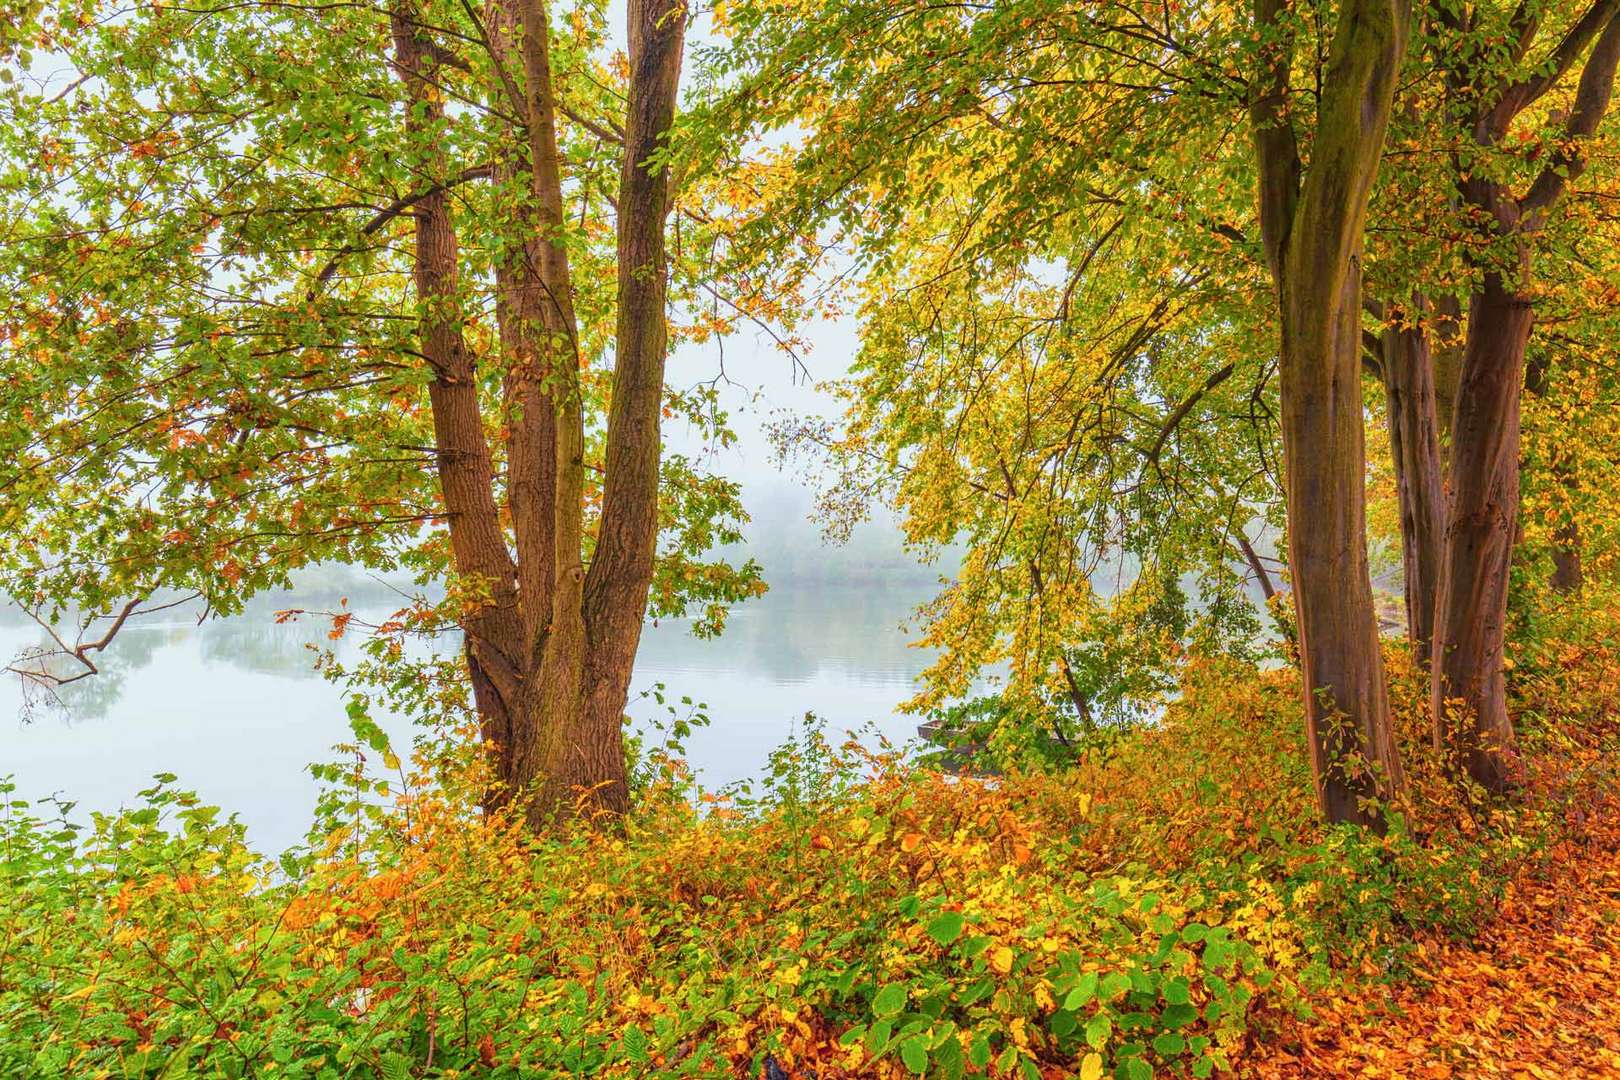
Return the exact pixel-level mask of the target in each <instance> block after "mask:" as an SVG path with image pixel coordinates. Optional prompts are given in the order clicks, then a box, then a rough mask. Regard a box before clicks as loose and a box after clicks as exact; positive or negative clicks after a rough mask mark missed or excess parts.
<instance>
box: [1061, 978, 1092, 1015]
mask: <svg viewBox="0 0 1620 1080" xmlns="http://www.w3.org/2000/svg"><path fill="white" fill-rule="evenodd" d="M1096 995H1097V973H1096V972H1095V971H1088V972H1086V973H1085V974H1084V975H1082V976H1080V981H1079V982H1077V983H1075V984H1074V989H1073V990H1070V991H1069V993H1068V996H1067V997H1065V998H1064V999H1063V1007H1064V1008H1065V1009H1068V1010H1069V1011H1070V1012H1073V1011H1074V1010H1075V1009H1078V1008H1079V1007H1080V1006H1082V1005H1084V1004H1085V1003H1086V1002H1088V1001H1090V1000H1091V999H1092V998H1093V997H1095V996H1096Z"/></svg>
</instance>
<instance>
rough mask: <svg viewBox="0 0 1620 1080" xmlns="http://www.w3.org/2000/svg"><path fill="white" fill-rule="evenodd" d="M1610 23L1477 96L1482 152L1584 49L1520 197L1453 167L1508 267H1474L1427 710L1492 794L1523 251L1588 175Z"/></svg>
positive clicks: (1500, 780)
mask: <svg viewBox="0 0 1620 1080" xmlns="http://www.w3.org/2000/svg"><path fill="white" fill-rule="evenodd" d="M1617 12H1620V3H1616V2H1615V0H1599V2H1597V3H1594V4H1593V5H1592V6H1591V7H1590V8H1589V9H1588V10H1587V13H1586V15H1585V16H1583V17H1582V18H1581V19H1580V20H1578V22H1577V23H1576V25H1575V27H1574V28H1572V29H1571V30H1570V31H1569V32H1568V33H1566V35H1565V36H1564V38H1563V39H1562V41H1561V42H1560V43H1559V45H1558V47H1557V50H1556V52H1555V62H1554V63H1553V65H1552V70H1551V71H1550V72H1547V73H1543V74H1542V75H1539V76H1537V77H1535V78H1533V79H1531V80H1528V81H1519V82H1513V83H1510V84H1508V85H1506V86H1499V87H1492V88H1488V89H1487V92H1484V93H1480V94H1477V95H1476V99H1477V100H1479V101H1481V102H1482V103H1483V104H1484V106H1485V109H1486V111H1484V112H1482V113H1480V114H1479V115H1476V116H1474V117H1472V118H1471V125H1470V126H1471V129H1472V130H1471V131H1470V132H1469V135H1470V136H1471V137H1472V138H1473V139H1474V140H1475V141H1476V142H1478V143H1479V144H1480V145H1482V146H1491V145H1494V144H1496V143H1497V142H1499V141H1500V140H1501V139H1502V138H1503V137H1505V136H1506V134H1507V132H1508V130H1509V128H1510V126H1511V124H1512V121H1513V119H1514V117H1515V116H1516V115H1517V114H1518V113H1519V112H1520V111H1522V110H1523V109H1524V108H1526V107H1527V106H1528V105H1530V104H1531V103H1532V102H1533V101H1535V100H1536V99H1537V98H1538V97H1540V96H1541V95H1543V94H1545V93H1547V92H1548V91H1549V90H1551V89H1552V87H1553V86H1554V85H1555V84H1556V83H1557V81H1558V80H1559V79H1560V78H1561V77H1562V75H1563V74H1564V72H1565V71H1567V70H1569V69H1570V68H1572V67H1573V66H1574V65H1575V63H1576V61H1577V60H1578V58H1579V56H1580V54H1581V53H1582V52H1585V51H1586V49H1587V47H1588V45H1590V52H1589V53H1587V60H1586V63H1585V64H1584V65H1582V66H1581V74H1580V77H1579V79H1578V80H1577V85H1576V88H1575V96H1574V100H1573V103H1572V105H1571V107H1570V109H1569V111H1568V113H1567V114H1566V118H1565V120H1564V134H1565V135H1566V138H1565V140H1563V142H1562V143H1561V144H1560V145H1559V147H1558V148H1557V150H1556V151H1554V153H1553V154H1552V155H1551V159H1550V160H1549V161H1548V162H1547V163H1546V164H1545V165H1544V166H1543V168H1542V171H1541V173H1540V174H1539V175H1538V176H1537V177H1536V179H1535V181H1534V182H1533V183H1532V184H1531V185H1530V187H1529V189H1528V190H1527V191H1526V192H1525V193H1524V194H1523V196H1519V197H1515V196H1514V195H1513V194H1512V193H1510V192H1509V191H1508V190H1507V189H1506V187H1505V186H1504V185H1502V184H1501V183H1499V182H1497V181H1494V180H1492V179H1490V178H1489V177H1487V176H1482V175H1480V174H1479V172H1478V170H1477V169H1475V168H1473V167H1471V166H1470V165H1468V164H1465V163H1464V162H1463V161H1462V160H1461V159H1459V160H1458V161H1457V163H1456V166H1457V170H1458V172H1457V176H1458V185H1457V186H1458V192H1459V193H1460V195H1461V196H1462V200H1463V202H1464V203H1465V204H1466V205H1467V206H1468V207H1469V208H1470V209H1471V211H1472V216H1471V220H1472V221H1473V222H1475V223H1476V227H1477V228H1479V229H1480V230H1481V239H1482V240H1483V241H1486V242H1489V243H1491V244H1493V245H1495V246H1496V247H1497V248H1498V250H1501V249H1502V248H1503V247H1506V248H1507V249H1508V250H1509V251H1510V252H1512V253H1513V254H1514V256H1515V260H1514V265H1513V266H1512V268H1511V274H1512V277H1511V279H1509V278H1508V277H1506V276H1504V271H1503V269H1502V268H1501V266H1500V265H1498V264H1494V263H1491V262H1486V261H1484V260H1481V261H1482V263H1483V266H1482V271H1483V272H1482V274H1481V283H1480V285H1479V286H1478V287H1477V289H1476V291H1475V292H1474V295H1473V297H1472V299H1471V301H1470V304H1469V312H1468V333H1467V340H1466V344H1465V345H1464V348H1463V359H1462V371H1461V374H1460V379H1459V382H1458V388H1457V404H1456V413H1455V416H1454V418H1453V421H1452V458H1451V462H1452V464H1451V481H1452V483H1451V507H1450V512H1449V514H1448V517H1447V521H1446V536H1445V548H1444V554H1443V556H1442V559H1441V568H1440V591H1439V595H1438V597H1437V602H1436V606H1435V630H1434V659H1433V666H1432V669H1431V671H1432V679H1431V702H1430V704H1431V708H1432V710H1433V713H1434V717H1433V719H1434V739H1435V744H1436V746H1438V747H1440V748H1441V749H1442V750H1443V751H1445V752H1446V753H1447V754H1448V755H1449V756H1450V758H1451V760H1452V761H1453V762H1454V764H1455V767H1456V768H1457V769H1458V770H1459V771H1460V772H1463V773H1465V774H1466V775H1468V776H1469V777H1471V778H1472V779H1473V780H1475V781H1476V782H1478V783H1479V784H1481V785H1482V786H1484V787H1485V788H1486V789H1487V790H1491V791H1501V790H1503V789H1505V788H1506V787H1508V786H1509V784H1510V783H1511V773H1510V762H1511V756H1512V752H1513V749H1514V736H1513V726H1512V724H1511V722H1510V720H1509V718H1508V714H1507V680H1506V675H1505V673H1504V671H1503V649H1504V645H1505V638H1506V624H1507V587H1508V574H1509V571H1510V569H1511V563H1512V557H1513V545H1514V540H1515V535H1516V527H1517V518H1518V511H1519V420H1520V411H1519V410H1520V405H1519V395H1520V393H1521V391H1522V389H1523V383H1524V378H1525V350H1526V347H1527V346H1528V344H1529V340H1530V331H1531V327H1532V325H1533V322H1534V316H1535V312H1534V309H1533V307H1532V305H1531V301H1530V298H1529V296H1528V289H1529V282H1530V252H1531V244H1532V243H1533V238H1534V237H1535V235H1536V234H1537V233H1539V232H1540V230H1541V228H1542V227H1543V225H1544V224H1545V222H1546V219H1547V216H1548V214H1549V213H1551V211H1552V208H1553V207H1554V206H1555V205H1556V204H1557V203H1558V201H1559V199H1560V198H1562V196H1563V193H1564V191H1565V189H1566V188H1567V187H1568V185H1569V182H1570V180H1572V179H1573V178H1574V177H1576V176H1577V175H1579V174H1580V172H1581V170H1582V169H1583V168H1584V167H1585V157H1584V155H1583V151H1582V149H1581V144H1582V142H1583V140H1585V139H1586V138H1589V137H1590V136H1592V135H1593V134H1594V133H1595V132H1596V131H1597V128H1598V125H1599V123H1600V122H1601V120H1602V118H1603V116H1604V114H1605V113H1606V112H1607V111H1608V107H1609V100H1610V97H1611V95H1612V93H1613V89H1614V76H1615V70H1616V67H1617V65H1620V15H1617Z"/></svg>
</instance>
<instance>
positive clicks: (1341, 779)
mask: <svg viewBox="0 0 1620 1080" xmlns="http://www.w3.org/2000/svg"><path fill="white" fill-rule="evenodd" d="M1284 12H1285V5H1284V3H1283V2H1282V0H1257V3H1256V8H1255V13H1256V22H1257V24H1258V25H1259V27H1260V28H1261V29H1262V31H1263V32H1265V33H1267V34H1269V35H1271V36H1272V37H1274V38H1275V39H1276V40H1275V41H1274V42H1272V43H1269V44H1268V45H1267V47H1266V48H1265V51H1264V53H1263V55H1262V58H1261V61H1262V67H1263V71H1262V74H1261V81H1260V84H1259V93H1258V94H1257V96H1256V98H1255V99H1254V101H1253V103H1252V104H1251V122H1252V127H1253V130H1254V136H1255V145H1256V156H1257V159H1258V164H1259V172H1260V185H1259V201H1260V221H1261V232H1262V237H1263V240H1264V243H1265V248H1266V255H1267V260H1268V262H1269V264H1270V266H1271V271H1272V276H1273V279H1274V281H1275V282H1276V286H1277V300H1278V310H1279V315H1280V321H1281V348H1280V361H1281V363H1280V375H1281V391H1282V417H1281V421H1282V437H1283V456H1284V474H1285V489H1286V497H1287V507H1288V546H1289V569H1290V573H1291V574H1292V577H1293V597H1294V606H1295V612H1296V614H1297V617H1298V628H1299V630H1298V632H1299V652H1300V668H1301V672H1302V675H1303V679H1304V696H1305V710H1306V726H1307V731H1308V733H1309V740H1310V756H1311V765H1312V772H1313V774H1314V775H1315V779H1316V787H1317V796H1318V800H1319V802H1320V805H1321V808H1322V812H1323V814H1324V815H1325V816H1326V817H1327V819H1328V820H1329V821H1334V822H1345V821H1349V822H1361V823H1364V824H1370V825H1377V824H1378V823H1379V821H1380V820H1381V817H1380V815H1379V814H1378V813H1377V811H1376V809H1375V808H1374V807H1373V806H1372V805H1371V800H1373V799H1375V798H1378V797H1383V796H1387V795H1389V794H1391V793H1392V792H1394V791H1395V790H1397V789H1399V788H1400V787H1401V786H1402V784H1403V776H1402V771H1401V764H1400V757H1399V754H1398V752H1397V750H1396V747H1395V740H1394V735H1393V731H1392V728H1391V724H1390V713H1389V702H1388V698H1387V695H1386V690H1385V686H1384V669H1383V656H1382V654H1381V652H1380V650H1379V643H1378V623H1377V618H1376V615H1375V613H1374V610H1373V602H1372V583H1371V579H1370V576H1369V572H1368V566H1367V541H1366V491H1365V478H1364V471H1365V461H1366V455H1365V446H1364V442H1363V440H1364V432H1363V425H1362V399H1361V381H1360V375H1361V355H1360V354H1361V329H1360V314H1361V269H1360V258H1361V236H1362V227H1363V223H1364V220H1365V216H1366V209H1367V199H1368V195H1369V193H1370V190H1371V186H1372V181H1373V177H1374V175H1375V173H1376V170H1377V167H1378V161H1379V158H1380V156H1381V154H1382V151H1383V143H1384V132H1385V129H1386V127H1387V125H1388V122H1389V115H1390V109H1391V104H1392V99H1393V94H1394V79H1395V73H1396V70H1397V69H1398V68H1399V66H1400V62H1401V58H1402V56H1403V54H1404V52H1405V47H1406V35H1407V22H1408V19H1409V10H1408V8H1407V6H1406V5H1405V4H1404V3H1400V2H1392V0H1348V2H1346V3H1345V4H1344V5H1343V6H1342V7H1341V8H1340V11H1339V15H1338V27H1337V29H1336V31H1335V33H1334V38H1333V45H1332V49H1331V52H1330V56H1329V62H1328V67H1327V72H1326V76H1325V79H1324V82H1323V84H1322V88H1321V96H1320V104H1319V113H1318V121H1317V126H1316V132H1315V138H1314V141H1313V145H1312V151H1311V165H1310V168H1309V170H1308V171H1307V170H1305V169H1304V167H1303V165H1302V163H1301V159H1300V155H1299V149H1298V145H1297V140H1296V135H1295V133H1294V129H1293V118H1292V116H1291V114H1290V100H1289V93H1290V91H1289V87H1288V76H1289V68H1290V66H1291V59H1292V54H1293V49H1294V42H1293V41H1292V38H1291V36H1290V31H1288V30H1287V28H1286V23H1285V20H1284V19H1283V15H1284Z"/></svg>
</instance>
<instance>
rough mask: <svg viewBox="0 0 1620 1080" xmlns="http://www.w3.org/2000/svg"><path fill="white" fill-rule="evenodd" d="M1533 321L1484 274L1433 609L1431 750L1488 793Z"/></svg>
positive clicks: (1494, 786)
mask: <svg viewBox="0 0 1620 1080" xmlns="http://www.w3.org/2000/svg"><path fill="white" fill-rule="evenodd" d="M1533 317H1534V312H1533V310H1532V308H1531V304H1530V301H1529V299H1528V298H1527V297H1525V296H1524V295H1522V294H1521V293H1519V292H1517V291H1515V290H1512V289H1510V288H1509V287H1508V285H1507V284H1506V283H1505V282H1504V280H1503V278H1502V275H1501V274H1500V273H1497V272H1491V273H1487V274H1486V275H1485V280H1484V287H1483V288H1482V289H1481V291H1480V292H1479V293H1477V294H1476V295H1475V296H1474V298H1473V301H1472V302H1471V304H1470V305H1469V312H1468V342H1467V345H1466V346H1465V347H1464V350H1463V364H1462V377H1461V380H1460V381H1459V383H1458V387H1457V413H1456V416H1455V418H1454V419H1453V421H1452V437H1453V446H1452V456H1451V512H1450V514H1449V515H1448V517H1447V521H1446V533H1445V544H1444V554H1443V557H1442V561H1441V568H1440V591H1439V594H1438V597H1437V602H1436V607H1435V613H1436V614H1435V650H1434V666H1433V678H1432V682H1431V692H1432V698H1433V700H1432V707H1433V710H1434V722H1435V730H1434V738H1435V744H1436V746H1437V747H1440V748H1442V749H1445V750H1446V751H1447V752H1448V753H1449V754H1450V755H1451V757H1452V759H1453V761H1454V762H1455V764H1456V766H1457V767H1458V768H1459V769H1460V770H1462V771H1464V772H1466V773H1467V775H1468V776H1470V777H1472V778H1473V779H1474V780H1475V781H1477V782H1478V783H1480V784H1482V785H1483V786H1484V787H1485V788H1486V789H1488V790H1491V791H1501V790H1503V789H1505V788H1506V787H1507V786H1508V783H1509V768H1508V763H1509V760H1510V757H1511V754H1512V751H1513V746H1514V739H1513V726H1512V724H1511V723H1510V722H1509V720H1508V714H1507V683H1506V679H1505V676H1504V674H1503V666H1502V660H1503V646H1504V644H1505V640H1506V628H1507V586H1508V571H1509V570H1510V568H1511V566H1512V562H1513V540H1514V528H1515V524H1516V520H1517V516H1518V509H1519V392H1520V390H1521V388H1522V384H1523V380H1524V353H1525V347H1526V346H1527V345H1528V343H1529V340H1530V328H1531V324H1532V321H1533Z"/></svg>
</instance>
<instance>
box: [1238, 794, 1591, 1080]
mask: <svg viewBox="0 0 1620 1080" xmlns="http://www.w3.org/2000/svg"><path fill="white" fill-rule="evenodd" d="M1557 854H1558V860H1559V865H1560V868H1561V872H1559V873H1556V874H1554V875H1551V876H1550V877H1549V878H1548V879H1547V880H1532V881H1528V882H1525V883H1523V884H1519V885H1515V886H1514V887H1512V889H1511V891H1510V892H1509V895H1508V898H1507V901H1506V903H1505V905H1504V906H1503V909H1502V911H1501V914H1500V916H1499V917H1498V918H1497V919H1496V921H1495V922H1493V923H1492V924H1491V925H1490V926H1489V927H1488V928H1487V929H1486V930H1485V932H1484V933H1483V934H1481V935H1480V937H1479V938H1478V939H1477V940H1475V941H1473V942H1470V943H1446V944H1439V945H1434V944H1431V945H1429V946H1427V947H1426V949H1425V951H1424V955H1423V958H1422V960H1420V961H1419V963H1418V964H1417V972H1418V974H1419V975H1420V976H1422V979H1421V980H1415V981H1414V984H1411V985H1407V986H1403V987H1391V988H1390V989H1389V995H1388V997H1387V998H1386V999H1385V1000H1384V1001H1382V1002H1368V1001H1345V1002H1341V1003H1337V1004H1333V1005H1330V1006H1328V1007H1325V1008H1320V1009H1318V1010H1317V1013H1316V1015H1315V1017H1313V1018H1312V1019H1311V1020H1308V1021H1302V1022H1300V1023H1299V1024H1298V1025H1297V1026H1291V1027H1290V1028H1289V1029H1288V1030H1286V1031H1285V1032H1284V1033H1283V1036H1282V1038H1281V1039H1279V1040H1278V1041H1277V1042H1276V1043H1274V1044H1273V1047H1272V1048H1271V1049H1269V1050H1268V1051H1264V1052H1262V1054H1261V1055H1260V1056H1257V1057H1256V1058H1251V1059H1250V1062H1249V1064H1248V1067H1246V1068H1245V1069H1244V1074H1245V1075H1253V1076H1260V1077H1279V1078H1281V1077H1312V1078H1316V1077H1401V1078H1405V1077H1414V1078H1417V1077H1421V1078H1439V1077H1457V1078H1459V1080H1460V1078H1463V1077H1512V1078H1515V1080H1519V1078H1535V1080H1542V1078H1546V1080H1565V1078H1584V1077H1615V1078H1620V826H1613V825H1611V826H1610V827H1609V828H1608V829H1607V830H1605V831H1603V832H1601V833H1599V834H1597V835H1594V836H1592V837H1591V838H1590V842H1589V843H1587V844H1586V845H1584V846H1580V847H1570V848H1568V849H1565V850H1561V851H1559V852H1558V853H1557Z"/></svg>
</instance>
